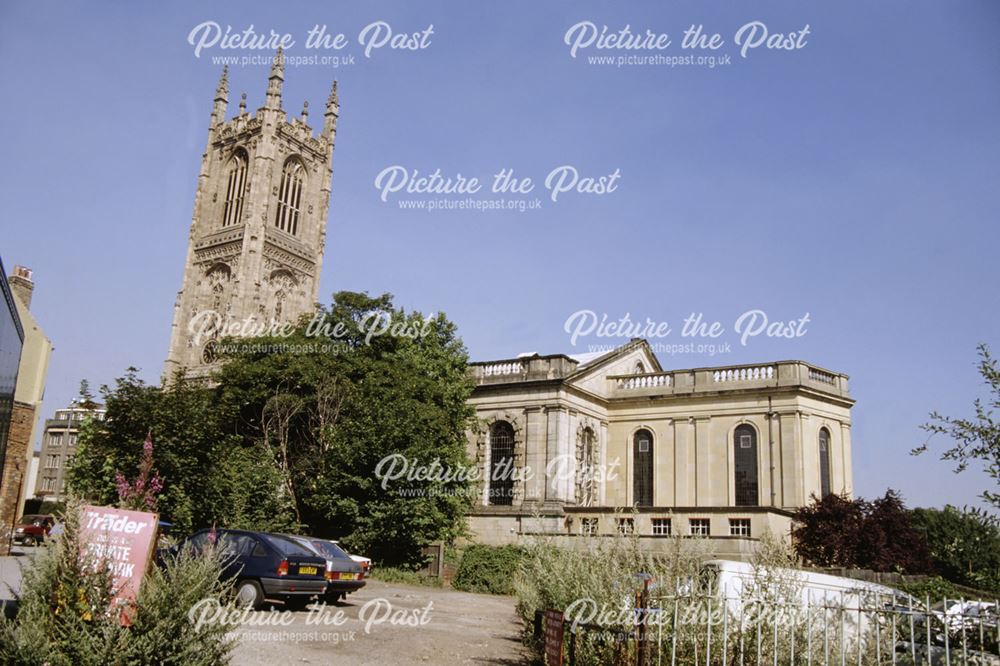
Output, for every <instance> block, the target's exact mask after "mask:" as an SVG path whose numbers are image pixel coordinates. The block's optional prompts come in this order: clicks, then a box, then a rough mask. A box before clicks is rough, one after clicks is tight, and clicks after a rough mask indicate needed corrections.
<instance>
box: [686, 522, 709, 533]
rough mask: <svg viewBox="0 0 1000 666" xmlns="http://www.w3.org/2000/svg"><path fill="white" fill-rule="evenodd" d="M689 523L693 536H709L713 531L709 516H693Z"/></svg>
mask: <svg viewBox="0 0 1000 666" xmlns="http://www.w3.org/2000/svg"><path fill="white" fill-rule="evenodd" d="M688 523H689V525H690V534H691V536H709V534H710V533H711V529H710V527H709V525H710V522H709V520H708V518H691V519H690V520H689V521H688Z"/></svg>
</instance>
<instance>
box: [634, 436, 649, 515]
mask: <svg viewBox="0 0 1000 666" xmlns="http://www.w3.org/2000/svg"><path fill="white" fill-rule="evenodd" d="M632 464H633V468H634V470H635V471H634V472H633V474H632V501H633V503H634V504H635V505H636V506H653V433H651V432H650V431H649V430H646V429H645V428H642V429H641V430H638V431H636V433H635V435H634V436H633V437H632Z"/></svg>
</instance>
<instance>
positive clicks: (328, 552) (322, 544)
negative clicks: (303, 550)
mask: <svg viewBox="0 0 1000 666" xmlns="http://www.w3.org/2000/svg"><path fill="white" fill-rule="evenodd" d="M310 543H311V544H313V545H314V546H316V548H317V549H319V552H321V553H323V555H324V556H326V557H331V558H339V559H345V560H349V559H351V556H350V555H348V554H347V553H345V552H344V549H343V548H341V547H340V546H338V545H337V544H335V543H331V542H330V541H322V540H319V539H317V540H316V541H311V542H310Z"/></svg>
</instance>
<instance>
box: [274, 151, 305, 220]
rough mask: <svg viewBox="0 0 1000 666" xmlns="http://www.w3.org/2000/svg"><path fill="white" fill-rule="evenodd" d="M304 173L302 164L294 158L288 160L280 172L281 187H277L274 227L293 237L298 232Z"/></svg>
mask: <svg viewBox="0 0 1000 666" xmlns="http://www.w3.org/2000/svg"><path fill="white" fill-rule="evenodd" d="M305 171H306V170H305V168H304V167H303V166H302V162H299V161H298V160H297V159H295V158H290V159H289V160H288V161H287V162H285V167H284V168H283V169H282V170H281V185H280V186H279V187H278V211H277V213H276V214H275V217H274V226H276V227H278V228H279V229H281V230H282V231H287V232H288V233H290V234H292V235H293V236H294V235H297V234H298V232H299V213H300V212H301V210H302V209H301V204H302V190H303V188H304V187H305Z"/></svg>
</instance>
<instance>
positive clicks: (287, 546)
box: [264, 534, 319, 557]
mask: <svg viewBox="0 0 1000 666" xmlns="http://www.w3.org/2000/svg"><path fill="white" fill-rule="evenodd" d="M264 538H265V539H267V542H268V543H270V544H271V545H272V546H274V547H275V548H277V549H278V551H279V552H280V553H282V554H283V555H290V556H292V557H319V555H317V554H316V552H315V551H312V550H310V549H309V548H307V547H306V546H303V545H302V544H300V543H298V542H296V541H294V540H292V539H288V538H286V537H282V536H278V535H276V534H265V535H264Z"/></svg>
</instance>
